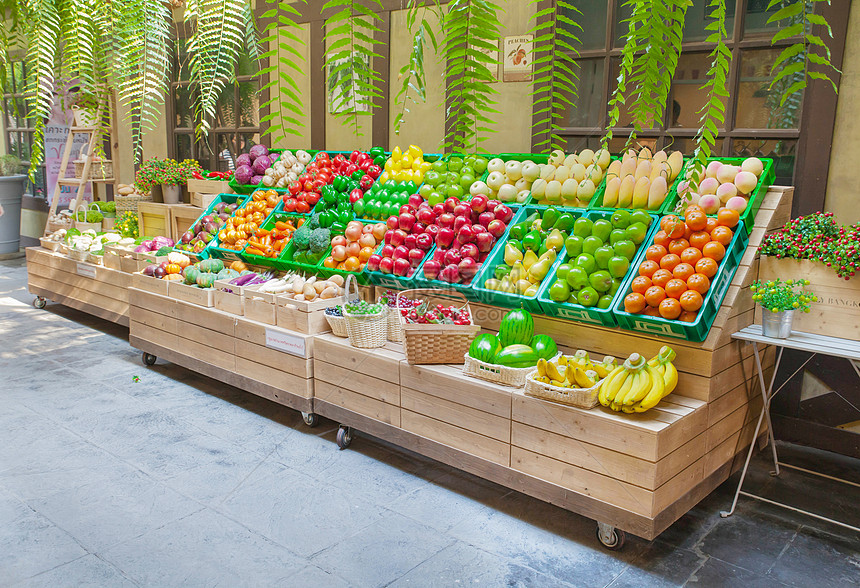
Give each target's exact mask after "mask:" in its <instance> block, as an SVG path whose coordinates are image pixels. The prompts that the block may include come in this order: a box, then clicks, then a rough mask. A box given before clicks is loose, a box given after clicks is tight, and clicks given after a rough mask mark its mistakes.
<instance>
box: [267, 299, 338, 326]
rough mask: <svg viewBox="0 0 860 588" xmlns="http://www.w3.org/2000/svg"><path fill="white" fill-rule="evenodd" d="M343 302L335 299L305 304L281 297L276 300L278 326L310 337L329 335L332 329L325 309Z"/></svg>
mask: <svg viewBox="0 0 860 588" xmlns="http://www.w3.org/2000/svg"><path fill="white" fill-rule="evenodd" d="M341 300H342V299H341V298H334V299H331V300H317V301H314V302H305V301H298V300H292V299H290V298H286V297H284V296H280V297H278V298H276V301H277V309H276V315H277V324H278V326H279V327H284V328H285V329H291V330H293V331H299V332H301V333H308V334H310V335H318V334H322V333H328V332H329V331H331V327H329V325H328V321H327V320H326V318H325V309H326V308H328V307H329V306H335V305H337V304H340V302H341Z"/></svg>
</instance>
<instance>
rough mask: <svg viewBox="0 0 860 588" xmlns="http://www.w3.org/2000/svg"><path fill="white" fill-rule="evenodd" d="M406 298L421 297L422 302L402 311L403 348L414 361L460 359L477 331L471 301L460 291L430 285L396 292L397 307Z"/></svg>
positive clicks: (421, 362)
mask: <svg viewBox="0 0 860 588" xmlns="http://www.w3.org/2000/svg"><path fill="white" fill-rule="evenodd" d="M404 298H412V299H416V298H418V299H421V303H420V304H419V305H418V306H416V307H414V308H412V309H410V310H409V311H408V312H407V313H406V314H405V315H404V314H402V313H401V314H400V315H399V319H400V328H401V329H403V351H404V353H405V354H406V361H407V362H409V363H411V364H438V363H460V361H462V358H463V355H464V354H465V353H466V351H467V350H468V349H469V345H470V344H471V342H472V339H474V338H475V335H477V334H478V331H480V330H481V327H480V326H479V325H476V324H473V323H472V312H471V310H470V309H469V302H468V301H467V300H466V297H465V296H463V294H461V293H460V292H455V291H451V292H441V291H438V290H431V289H422V288H419V289H416V290H406V291H404V292H398V293H397V303H396V307H397V308H403V306H404V305H405V303H401V301H402V300H403V299H404Z"/></svg>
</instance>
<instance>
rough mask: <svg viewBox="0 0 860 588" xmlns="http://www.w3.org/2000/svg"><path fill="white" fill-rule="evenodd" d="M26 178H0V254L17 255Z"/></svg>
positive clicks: (20, 176)
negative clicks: (0, 213) (1, 209)
mask: <svg viewBox="0 0 860 588" xmlns="http://www.w3.org/2000/svg"><path fill="white" fill-rule="evenodd" d="M26 185H27V176H25V175H17V176H0V206H2V207H3V216H0V254H6V253H17V252H18V247H19V245H20V240H21V199H22V198H23V197H24V188H25V187H26Z"/></svg>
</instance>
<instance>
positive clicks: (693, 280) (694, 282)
mask: <svg viewBox="0 0 860 588" xmlns="http://www.w3.org/2000/svg"><path fill="white" fill-rule="evenodd" d="M710 287H711V280H709V279H708V277H707V276H704V275H702V274H693V275H692V276H690V277H689V278H687V288H689V289H690V290H695V291H696V292H698V293H699V294H704V293H705V292H707V291H708V288H710Z"/></svg>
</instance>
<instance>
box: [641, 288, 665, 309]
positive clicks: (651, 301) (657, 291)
mask: <svg viewBox="0 0 860 588" xmlns="http://www.w3.org/2000/svg"><path fill="white" fill-rule="evenodd" d="M665 298H666V292H665V291H664V290H663V288H661V287H659V286H651V287H650V288H648V290H647V291H646V292H645V302H647V303H648V305H649V306H657V305H658V304H660V303H661V302H662V301H663V300H664V299H665Z"/></svg>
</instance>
